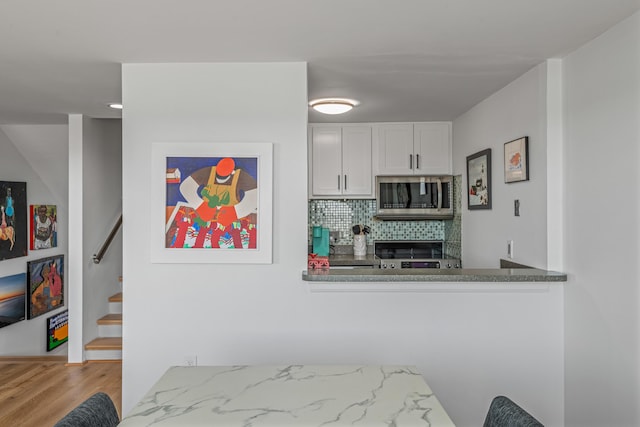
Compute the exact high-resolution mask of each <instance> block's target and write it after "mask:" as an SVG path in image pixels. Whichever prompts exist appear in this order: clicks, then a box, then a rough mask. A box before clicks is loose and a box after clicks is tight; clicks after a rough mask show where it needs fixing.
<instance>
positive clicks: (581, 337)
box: [564, 13, 640, 427]
mask: <svg viewBox="0 0 640 427" xmlns="http://www.w3.org/2000/svg"><path fill="white" fill-rule="evenodd" d="M564 80H565V88H566V89H565V90H566V92H565V94H566V111H565V115H566V124H565V145H566V151H565V156H564V158H565V160H564V167H565V182H566V188H565V214H566V216H565V221H564V222H565V234H566V240H565V255H564V256H565V260H566V261H565V270H566V271H567V272H568V273H569V279H570V280H569V283H568V284H567V286H566V297H565V313H566V368H565V371H566V425H567V426H580V427H589V426H604V425H606V426H637V425H640V412H639V411H640V409H639V408H640V406H639V405H638V402H639V401H640V392H639V389H640V366H639V365H640V352H639V348H640V320H639V317H638V316H639V315H638V313H639V308H640V293H639V290H638V284H639V278H640V276H639V274H638V265H639V264H640V262H639V261H640V249H639V247H638V242H640V238H639V237H640V236H639V233H638V232H639V230H638V218H640V208H639V205H638V204H639V200H640V198H639V197H638V196H639V190H638V188H640V175H639V172H638V171H639V168H638V162H639V161H640V156H639V154H640V151H639V147H640V119H639V118H640V13H636V14H635V15H633V16H632V17H631V18H629V19H627V20H626V21H623V22H622V23H621V24H618V25H617V26H616V27H614V28H613V29H611V30H609V31H608V32H606V33H605V34H603V35H602V36H600V37H598V38H597V39H595V40H593V41H591V42H590V43H588V44H586V45H585V46H583V47H582V48H580V49H578V50H577V51H575V52H573V53H571V54H570V55H568V56H567V57H566V58H565V59H564ZM602 204H604V206H605V207H604V208H600V207H598V206H602Z"/></svg>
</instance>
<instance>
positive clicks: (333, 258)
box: [329, 254, 380, 267]
mask: <svg viewBox="0 0 640 427" xmlns="http://www.w3.org/2000/svg"><path fill="white" fill-rule="evenodd" d="M329 265H331V266H334V267H335V266H339V267H341V266H364V267H366V266H369V267H373V266H375V267H377V266H379V265H380V259H379V258H376V256H375V255H373V254H367V255H366V256H355V255H353V254H336V255H329Z"/></svg>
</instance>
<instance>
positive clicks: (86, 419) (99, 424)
mask: <svg viewBox="0 0 640 427" xmlns="http://www.w3.org/2000/svg"><path fill="white" fill-rule="evenodd" d="M119 422H120V418H119V416H118V410H117V409H116V407H115V405H114V404H113V400H111V398H110V397H109V395H108V394H106V393H102V392H98V393H96V394H94V395H93V396H91V397H89V398H88V399H87V400H85V401H84V402H82V403H81V404H79V405H78V406H76V407H75V408H73V409H72V410H71V412H69V413H68V414H67V415H65V416H64V417H62V419H61V420H60V421H58V422H57V423H56V424H55V425H54V427H115V426H117V425H118V423H119Z"/></svg>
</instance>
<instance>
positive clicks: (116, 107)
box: [109, 102, 122, 110]
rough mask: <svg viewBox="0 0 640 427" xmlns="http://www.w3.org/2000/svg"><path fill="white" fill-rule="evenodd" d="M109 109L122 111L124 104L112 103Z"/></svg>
mask: <svg viewBox="0 0 640 427" xmlns="http://www.w3.org/2000/svg"><path fill="white" fill-rule="evenodd" d="M109 107H111V108H113V109H114V110H122V104H118V103H115V102H114V103H111V104H109Z"/></svg>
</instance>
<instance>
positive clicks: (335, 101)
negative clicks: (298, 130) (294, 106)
mask: <svg viewBox="0 0 640 427" xmlns="http://www.w3.org/2000/svg"><path fill="white" fill-rule="evenodd" d="M358 104H360V103H359V102H358V101H356V100H355V99H347V98H320V99H314V100H312V101H310V102H309V106H310V107H311V108H313V109H314V110H316V111H318V112H320V113H323V114H343V113H346V112H347V111H350V110H351V109H352V108H353V107H355V106H356V105H358Z"/></svg>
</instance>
